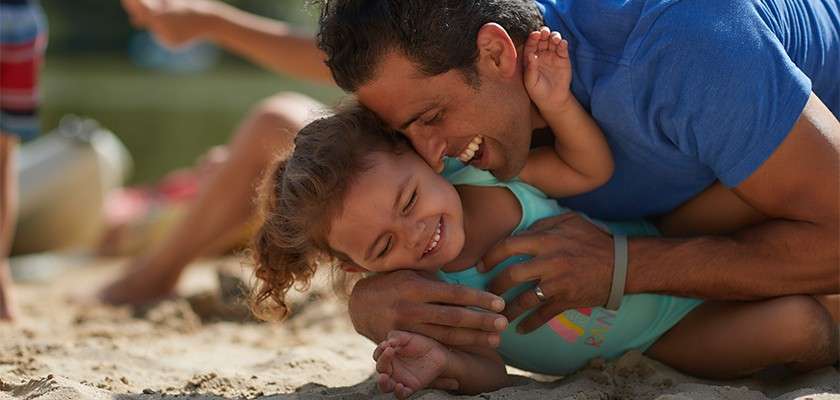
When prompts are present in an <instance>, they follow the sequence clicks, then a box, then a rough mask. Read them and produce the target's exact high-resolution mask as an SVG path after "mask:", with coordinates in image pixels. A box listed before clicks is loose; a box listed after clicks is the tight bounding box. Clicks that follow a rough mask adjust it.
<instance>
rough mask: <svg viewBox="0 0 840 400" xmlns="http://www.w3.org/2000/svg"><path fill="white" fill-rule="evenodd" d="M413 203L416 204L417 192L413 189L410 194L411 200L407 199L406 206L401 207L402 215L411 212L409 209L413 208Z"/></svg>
mask: <svg viewBox="0 0 840 400" xmlns="http://www.w3.org/2000/svg"><path fill="white" fill-rule="evenodd" d="M414 203H417V190H416V189H415V190H414V191H413V192H411V198H410V199H408V204H406V205H405V207H403V215H405V214H408V212H409V211H411V208H412V207H414Z"/></svg>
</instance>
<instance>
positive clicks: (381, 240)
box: [327, 150, 464, 272]
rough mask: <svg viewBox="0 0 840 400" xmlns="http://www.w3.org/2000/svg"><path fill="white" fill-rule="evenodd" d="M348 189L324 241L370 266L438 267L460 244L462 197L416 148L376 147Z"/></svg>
mask: <svg viewBox="0 0 840 400" xmlns="http://www.w3.org/2000/svg"><path fill="white" fill-rule="evenodd" d="M369 157H370V161H372V167H371V168H370V169H368V170H367V171H364V172H363V173H361V174H360V175H359V176H358V177H357V178H356V180H355V181H354V182H353V184H352V185H351V187H350V188H349V190H348V191H347V194H346V198H345V200H344V209H343V210H342V212H341V213H340V214H339V215H338V216H336V217H335V218H334V219H333V221H332V226H331V229H330V233H329V235H328V236H327V242H328V244H329V245H330V247H332V248H333V249H335V250H337V251H340V252H342V253H344V254H346V255H347V256H348V257H350V259H351V260H353V262H354V263H355V264H356V265H358V266H360V267H362V268H365V269H367V270H369V271H373V272H387V271H393V270H398V269H413V270H425V271H437V269H438V268H440V267H441V266H442V265H444V264H446V263H448V262H449V261H452V260H454V259H455V258H456V257H457V256H458V255H459V254H460V253H461V250H462V248H463V246H464V226H463V224H464V222H463V214H462V209H461V199H460V198H459V197H458V192H457V191H456V190H455V187H454V186H452V184H451V183H449V182H447V181H446V180H445V179H444V178H443V177H441V176H440V175H438V174H436V173H435V172H434V171H433V170H432V169H431V168H430V167H429V166H428V164H426V163H425V162H424V161H423V160H422V159H421V158H420V157H419V156H418V155H417V153H415V152H414V151H411V150H406V151H405V152H403V153H402V154H391V153H385V152H375V153H373V154H371V155H370V156H369Z"/></svg>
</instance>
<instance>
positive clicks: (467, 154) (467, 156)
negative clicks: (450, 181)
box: [458, 135, 484, 163]
mask: <svg viewBox="0 0 840 400" xmlns="http://www.w3.org/2000/svg"><path fill="white" fill-rule="evenodd" d="M482 142H484V138H482V137H481V135H479V136H476V137H474V138H473V140H472V141H470V144H468V145H467V148H465V149H464V151H462V152H461V154H459V155H458V159H459V160H461V162H462V163H468V162H470V160H472V159H473V157H475V152H477V151H478V148H479V147H480V146H481V143H482Z"/></svg>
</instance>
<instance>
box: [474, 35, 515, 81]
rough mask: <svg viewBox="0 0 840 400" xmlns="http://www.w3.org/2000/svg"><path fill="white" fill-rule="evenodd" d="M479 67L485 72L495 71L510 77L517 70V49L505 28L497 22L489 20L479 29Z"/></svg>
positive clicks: (477, 40) (477, 44)
mask: <svg viewBox="0 0 840 400" xmlns="http://www.w3.org/2000/svg"><path fill="white" fill-rule="evenodd" d="M476 47H477V48H478V60H477V65H476V66H477V67H478V69H479V70H484V71H485V72H487V73H489V72H494V71H495V73H497V74H500V75H501V76H503V77H506V78H510V77H511V76H513V75H514V74H516V71H517V64H518V61H517V51H516V46H515V45H514V44H513V39H511V38H510V35H508V33H507V31H506V30H505V28H502V26H501V25H499V24H497V23H495V22H488V23H486V24H484V25H483V26H482V27H481V29H479V30H478V36H477V37H476Z"/></svg>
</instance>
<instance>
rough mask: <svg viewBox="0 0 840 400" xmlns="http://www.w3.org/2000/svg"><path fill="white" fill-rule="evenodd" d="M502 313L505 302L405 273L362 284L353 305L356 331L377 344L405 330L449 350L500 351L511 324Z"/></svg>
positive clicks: (394, 273) (478, 291)
mask: <svg viewBox="0 0 840 400" xmlns="http://www.w3.org/2000/svg"><path fill="white" fill-rule="evenodd" d="M467 307H474V308H480V309H483V310H490V311H493V312H490V311H481V310H476V309H470V308H467ZM503 308H504V301H503V300H502V299H501V298H499V297H497V296H494V295H492V294H490V293H487V292H483V291H480V290H476V289H472V288H468V287H465V286H458V285H451V284H447V283H443V282H438V281H434V280H431V279H428V278H426V277H424V276H421V275H419V274H418V273H417V272H414V271H407V270H406V271H395V272H391V273H387V274H380V275H374V276H371V277H368V278H365V279H362V280H361V281H359V282H358V283H356V286H355V287H354V288H353V292H352V294H351V295H350V301H349V310H350V318H351V319H352V320H353V326H354V327H355V328H356V331H358V332H359V333H360V334H362V335H364V336H366V337H367V338H369V339H371V340H373V341H374V342H381V341H382V340H384V339H385V337H386V336H387V335H388V332H390V331H392V330H403V331H408V332H414V333H419V334H421V335H426V336H428V337H430V338H433V339H435V340H437V341H439V342H441V343H445V344H448V345H451V346H481V347H497V346H498V345H499V332H501V331H503V330H504V329H505V328H506V327H507V320H506V319H505V318H504V317H502V316H501V315H499V314H496V313H495V312H499V311H501V310H502V309H503Z"/></svg>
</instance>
